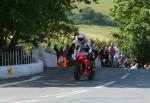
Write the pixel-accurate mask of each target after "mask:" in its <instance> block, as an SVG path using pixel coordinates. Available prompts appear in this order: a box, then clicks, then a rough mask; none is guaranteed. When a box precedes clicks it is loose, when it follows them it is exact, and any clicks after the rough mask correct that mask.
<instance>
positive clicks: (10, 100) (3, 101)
mask: <svg viewBox="0 0 150 103" xmlns="http://www.w3.org/2000/svg"><path fill="white" fill-rule="evenodd" d="M10 101H12V100H0V102H10Z"/></svg>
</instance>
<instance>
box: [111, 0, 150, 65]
mask: <svg viewBox="0 0 150 103" xmlns="http://www.w3.org/2000/svg"><path fill="white" fill-rule="evenodd" d="M112 16H113V19H114V20H116V21H117V22H118V23H119V26H120V32H119V33H118V34H117V35H114V36H115V37H117V39H118V41H119V43H120V45H122V47H121V48H122V49H123V50H124V51H125V52H126V53H127V55H128V56H129V57H130V58H131V60H132V61H133V62H138V63H140V64H142V65H143V64H144V63H148V62H150V0H115V1H114V7H113V9H112Z"/></svg>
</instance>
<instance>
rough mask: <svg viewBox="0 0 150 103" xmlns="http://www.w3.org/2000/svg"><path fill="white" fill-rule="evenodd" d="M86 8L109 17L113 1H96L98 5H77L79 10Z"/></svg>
mask: <svg viewBox="0 0 150 103" xmlns="http://www.w3.org/2000/svg"><path fill="white" fill-rule="evenodd" d="M88 6H89V7H91V8H93V9H94V10H95V12H101V13H103V14H105V15H108V16H109V13H110V9H111V8H112V7H113V0H98V4H95V3H93V4H92V5H87V4H85V3H80V4H78V7H79V9H82V8H85V7H88Z"/></svg>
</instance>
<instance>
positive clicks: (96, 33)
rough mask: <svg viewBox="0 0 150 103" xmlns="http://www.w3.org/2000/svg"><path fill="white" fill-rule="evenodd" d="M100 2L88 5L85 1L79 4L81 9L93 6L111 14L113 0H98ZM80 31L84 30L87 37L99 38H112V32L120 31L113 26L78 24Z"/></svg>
mask: <svg viewBox="0 0 150 103" xmlns="http://www.w3.org/2000/svg"><path fill="white" fill-rule="evenodd" d="M98 2H99V3H98V4H95V3H93V4H92V5H88V4H85V3H80V4H78V7H79V9H82V8H85V7H91V8H93V9H94V10H95V11H96V12H100V13H103V14H105V15H108V16H110V9H111V8H112V7H113V0H98ZM77 26H78V27H79V32H83V33H85V34H86V35H87V37H89V38H92V39H98V40H109V39H112V35H110V34H111V33H112V32H116V31H118V29H117V28H115V27H111V26H96V25H77Z"/></svg>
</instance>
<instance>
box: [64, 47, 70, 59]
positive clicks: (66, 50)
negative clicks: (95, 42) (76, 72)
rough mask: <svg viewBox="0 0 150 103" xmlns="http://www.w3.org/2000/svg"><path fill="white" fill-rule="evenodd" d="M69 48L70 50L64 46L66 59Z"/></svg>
mask: <svg viewBox="0 0 150 103" xmlns="http://www.w3.org/2000/svg"><path fill="white" fill-rule="evenodd" d="M69 48H70V47H69V45H67V46H66V49H65V56H66V57H68V52H69Z"/></svg>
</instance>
